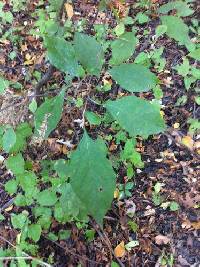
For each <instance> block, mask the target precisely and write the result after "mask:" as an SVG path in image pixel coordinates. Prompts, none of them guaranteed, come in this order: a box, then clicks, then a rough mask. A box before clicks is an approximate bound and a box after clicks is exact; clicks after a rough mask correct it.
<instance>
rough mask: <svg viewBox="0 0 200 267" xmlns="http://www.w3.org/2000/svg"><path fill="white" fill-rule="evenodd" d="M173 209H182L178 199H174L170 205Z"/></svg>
mask: <svg viewBox="0 0 200 267" xmlns="http://www.w3.org/2000/svg"><path fill="white" fill-rule="evenodd" d="M169 208H170V210H171V211H177V210H179V209H180V206H179V204H178V203H177V202H176V201H172V202H171V203H170V206H169Z"/></svg>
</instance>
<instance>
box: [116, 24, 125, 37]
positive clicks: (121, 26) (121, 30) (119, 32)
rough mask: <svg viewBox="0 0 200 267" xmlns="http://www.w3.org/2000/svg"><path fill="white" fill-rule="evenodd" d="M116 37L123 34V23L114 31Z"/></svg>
mask: <svg viewBox="0 0 200 267" xmlns="http://www.w3.org/2000/svg"><path fill="white" fill-rule="evenodd" d="M114 31H115V33H116V35H117V36H120V35H122V34H123V33H124V32H125V26H124V23H122V22H120V23H119V24H118V25H117V26H116V27H115V29H114Z"/></svg>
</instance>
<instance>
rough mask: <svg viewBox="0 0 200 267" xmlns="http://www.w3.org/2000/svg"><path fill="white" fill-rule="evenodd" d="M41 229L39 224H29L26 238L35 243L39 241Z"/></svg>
mask: <svg viewBox="0 0 200 267" xmlns="http://www.w3.org/2000/svg"><path fill="white" fill-rule="evenodd" d="M41 233H42V228H41V226H40V225H39V224H31V225H29V226H28V237H29V238H30V239H32V240H33V241H35V242H37V241H39V239H40V236H41Z"/></svg>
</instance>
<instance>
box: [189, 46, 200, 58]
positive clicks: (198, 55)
mask: <svg viewBox="0 0 200 267" xmlns="http://www.w3.org/2000/svg"><path fill="white" fill-rule="evenodd" d="M188 56H189V57H192V58H194V59H196V60H199V61H200V48H198V49H196V50H194V51H192V52H190V53H189V54H188Z"/></svg>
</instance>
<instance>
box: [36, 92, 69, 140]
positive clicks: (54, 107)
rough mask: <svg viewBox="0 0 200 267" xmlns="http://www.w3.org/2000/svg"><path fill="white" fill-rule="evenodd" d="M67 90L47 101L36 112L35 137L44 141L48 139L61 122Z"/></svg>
mask: <svg viewBox="0 0 200 267" xmlns="http://www.w3.org/2000/svg"><path fill="white" fill-rule="evenodd" d="M64 95H65V90H64V89H63V90H62V91H61V92H60V94H59V95H57V96H55V97H53V98H51V99H47V100H46V101H45V102H44V103H43V104H42V105H41V106H40V107H39V108H38V109H37V111H36V112H35V135H36V136H39V137H40V138H42V139H46V138H48V136H49V134H50V133H51V132H52V131H53V130H54V129H55V128H56V126H57V124H58V122H59V121H60V118H61V115H62V109H63V103H64Z"/></svg>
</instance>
